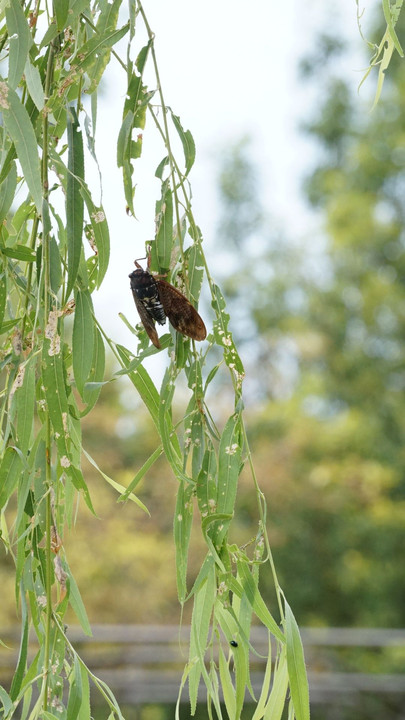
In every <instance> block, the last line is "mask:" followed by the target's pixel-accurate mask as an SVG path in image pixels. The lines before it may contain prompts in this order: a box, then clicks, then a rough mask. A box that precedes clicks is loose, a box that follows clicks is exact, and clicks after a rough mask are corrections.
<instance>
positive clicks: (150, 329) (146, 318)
mask: <svg viewBox="0 0 405 720" xmlns="http://www.w3.org/2000/svg"><path fill="white" fill-rule="evenodd" d="M136 272H137V271H136V270H135V271H134V272H133V273H131V274H130V276H129V277H130V280H131V290H132V295H133V296H134V300H135V305H136V309H137V310H138V314H139V317H140V319H141V322H142V325H143V326H144V328H145V330H146V332H147V334H148V335H149V338H150V339H151V340H152V342H153V344H154V346H155V347H156V348H158V349H159V348H160V342H159V337H158V334H157V332H156V329H155V321H154V320H153V317H152V316H151V315H150V313H149V312H148V310H147V308H146V307H145V305H144V304H143V302H142V300H140V299H139V298H138V295H137V292H136V289H135V287H136V285H137V276H136ZM145 274H146V273H145ZM148 274H149V273H148Z"/></svg>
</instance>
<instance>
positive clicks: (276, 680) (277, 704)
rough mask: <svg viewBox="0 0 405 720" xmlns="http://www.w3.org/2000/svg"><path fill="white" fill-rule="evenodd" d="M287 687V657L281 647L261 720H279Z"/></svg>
mask: <svg viewBox="0 0 405 720" xmlns="http://www.w3.org/2000/svg"><path fill="white" fill-rule="evenodd" d="M287 687H288V670H287V655H286V649H285V646H284V647H283V649H282V651H281V654H280V657H279V660H278V663H277V667H276V669H275V672H274V677H273V685H272V688H271V692H270V697H269V700H268V703H267V705H266V708H265V711H264V715H263V720H281V717H282V714H283V710H284V706H285V698H286V694H287Z"/></svg>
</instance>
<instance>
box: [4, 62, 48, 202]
mask: <svg viewBox="0 0 405 720" xmlns="http://www.w3.org/2000/svg"><path fill="white" fill-rule="evenodd" d="M24 62H25V61H24ZM0 108H1V111H2V115H3V121H4V125H5V128H6V130H7V132H8V134H9V135H10V137H11V139H12V141H13V143H14V147H15V151H16V153H17V157H18V159H19V161H20V163H21V168H22V171H23V174H24V180H25V182H26V183H27V185H28V189H29V191H30V193H31V195H32V198H33V200H34V203H35V207H36V209H37V212H38V213H39V214H40V213H41V211H42V184H41V170H40V164H39V157H38V146H37V139H36V137H35V132H34V128H33V126H32V124H31V120H30V117H29V115H28V112H27V110H26V108H25V107H24V105H23V104H22V103H21V101H20V98H19V97H18V95H17V93H16V92H15V91H14V90H13V89H12V88H10V87H9V86H8V85H7V83H5V82H2V81H0Z"/></svg>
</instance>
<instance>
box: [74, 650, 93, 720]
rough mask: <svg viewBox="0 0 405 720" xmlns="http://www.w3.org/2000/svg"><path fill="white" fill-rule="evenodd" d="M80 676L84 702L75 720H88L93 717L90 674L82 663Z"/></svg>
mask: <svg viewBox="0 0 405 720" xmlns="http://www.w3.org/2000/svg"><path fill="white" fill-rule="evenodd" d="M79 662H80V674H81V685H82V702H81V706H80V709H79V712H78V714H77V717H76V718H75V720H88V719H89V718H90V717H91V714H92V713H91V709H90V683H89V673H88V670H87V667H86V666H85V664H84V663H83V662H82V661H80V660H79Z"/></svg>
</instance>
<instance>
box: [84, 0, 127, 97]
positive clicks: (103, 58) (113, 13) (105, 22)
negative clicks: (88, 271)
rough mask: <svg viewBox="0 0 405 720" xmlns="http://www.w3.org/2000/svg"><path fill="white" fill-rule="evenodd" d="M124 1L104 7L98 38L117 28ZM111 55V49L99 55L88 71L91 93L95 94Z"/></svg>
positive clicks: (98, 28)
mask: <svg viewBox="0 0 405 720" xmlns="http://www.w3.org/2000/svg"><path fill="white" fill-rule="evenodd" d="M121 3H122V0H114V1H113V2H112V3H105V4H104V5H102V11H101V13H100V16H99V19H98V22H97V34H98V36H101V37H103V36H105V34H106V32H108V31H110V32H112V31H114V30H115V28H116V27H117V22H118V13H119V9H120V6H121ZM110 55H111V48H110V47H107V48H105V49H104V50H102V51H101V52H99V53H98V54H97V58H96V60H95V62H94V64H93V65H92V67H91V69H89V70H88V72H87V74H88V76H89V79H90V87H89V89H88V92H89V93H93V92H94V90H95V89H96V87H97V86H98V84H99V82H100V80H101V78H102V76H103V73H104V70H105V68H106V66H107V64H108V62H109V59H110Z"/></svg>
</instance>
